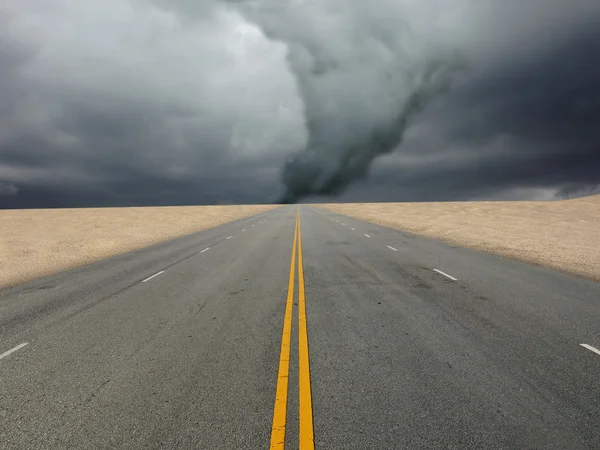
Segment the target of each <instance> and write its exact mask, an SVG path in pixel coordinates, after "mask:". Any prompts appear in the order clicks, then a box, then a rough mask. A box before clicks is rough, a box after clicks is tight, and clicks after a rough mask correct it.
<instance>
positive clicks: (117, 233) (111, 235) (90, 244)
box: [0, 205, 276, 287]
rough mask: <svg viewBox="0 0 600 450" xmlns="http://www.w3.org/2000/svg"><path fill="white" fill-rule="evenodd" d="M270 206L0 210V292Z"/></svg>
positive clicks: (267, 208) (238, 217) (260, 210)
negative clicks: (2, 288)
mask: <svg viewBox="0 0 600 450" xmlns="http://www.w3.org/2000/svg"><path fill="white" fill-rule="evenodd" d="M275 207H276V206H272V205H245V206H178V207H170V206H169V207H141V208H140V207H138V208H83V209H30V210H4V211H0V287H6V286H10V285H14V284H17V283H20V282H24V281H27V280H31V279H34V278H37V277H40V276H43V275H48V274H51V273H56V272H60V271H62V270H65V269H69V268H72V267H76V266H80V265H83V264H88V263H91V262H93V261H96V260H99V259H102V258H107V257H109V256H113V255H116V254H119V253H126V252H129V251H132V250H135V249H138V248H142V247H146V246H149V245H152V244H156V243H158V242H161V241H165V240H168V239H173V238H176V237H179V236H183V235H186V234H191V233H194V232H197V231H200V230H205V229H207V228H212V227H215V226H217V225H220V224H222V223H225V222H230V221H232V220H236V219H240V218H242V217H247V216H251V215H254V214H258V213H260V212H263V211H267V210H269V209H273V208H275Z"/></svg>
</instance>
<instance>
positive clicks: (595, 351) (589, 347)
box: [579, 344, 600, 355]
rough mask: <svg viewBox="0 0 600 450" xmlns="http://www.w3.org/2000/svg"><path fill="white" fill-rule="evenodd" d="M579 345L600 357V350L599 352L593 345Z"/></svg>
mask: <svg viewBox="0 0 600 450" xmlns="http://www.w3.org/2000/svg"><path fill="white" fill-rule="evenodd" d="M579 345H581V346H582V347H583V348H587V349H588V350H589V351H591V352H594V353H596V354H598V355H600V350H598V349H597V348H594V347H592V346H591V345H587V344H579Z"/></svg>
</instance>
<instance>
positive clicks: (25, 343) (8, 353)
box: [0, 342, 29, 359]
mask: <svg viewBox="0 0 600 450" xmlns="http://www.w3.org/2000/svg"><path fill="white" fill-rule="evenodd" d="M26 345H29V343H28V342H23V343H22V344H19V345H17V346H16V347H14V348H11V349H10V350H9V351H7V352H4V353H2V354H1V355H0V359H2V358H6V357H7V356H8V355H10V354H11V353H14V352H16V351H17V350H19V349H22V348H23V347H25V346H26Z"/></svg>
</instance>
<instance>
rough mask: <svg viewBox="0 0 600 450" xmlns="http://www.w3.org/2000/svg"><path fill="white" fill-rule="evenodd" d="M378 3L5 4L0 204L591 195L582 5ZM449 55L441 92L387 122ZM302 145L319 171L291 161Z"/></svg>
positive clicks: (592, 102) (581, 0) (597, 158)
mask: <svg viewBox="0 0 600 450" xmlns="http://www.w3.org/2000/svg"><path fill="white" fill-rule="evenodd" d="M376 3H377V5H371V4H368V2H359V1H352V2H347V4H345V5H344V7H343V8H342V7H340V5H339V2H337V1H334V0H331V1H328V0H322V1H320V2H309V1H303V2H301V1H290V2H282V1H270V0H257V1H241V2H223V1H205V2H197V1H191V0H190V1H185V0H178V1H169V2H166V1H161V0H155V1H143V0H128V1H122V0H119V1H117V0H107V1H104V2H100V3H93V4H91V3H89V2H77V3H73V2H64V1H60V0H55V1H52V2H48V1H43V2H42V1H33V2H27V3H21V2H15V3H14V4H11V5H10V6H8V7H3V9H2V10H0V185H2V186H10V189H8V188H6V189H4V191H6V192H9V191H10V192H11V195H6V194H4V195H0V208H2V207H5V208H15V207H56V206H59V207H67V206H111V205H116V206H124V205H151V204H160V205H166V204H203V203H235V202H243V203H252V202H264V201H270V200H273V199H275V198H277V197H278V195H281V194H283V193H284V192H285V188H284V182H285V181H286V180H287V182H288V185H290V183H291V184H292V185H295V186H300V188H299V189H300V190H299V192H298V194H299V195H298V196H301V195H303V194H310V193H313V192H314V193H318V192H327V191H330V192H336V193H338V194H339V197H337V200H340V199H341V200H343V201H353V200H357V201H358V200H360V201H383V200H386V201H387V200H415V201H418V200H452V199H461V200H462V199H485V198H493V199H502V198H507V199H509V198H510V199H512V198H517V199H526V198H562V197H566V196H571V195H579V194H588V193H596V192H598V186H600V149H598V142H600V132H599V131H597V128H598V127H597V126H596V122H597V117H599V115H600V114H599V113H600V65H598V63H597V61H598V57H599V56H600V48H599V45H600V32H599V31H597V30H600V27H599V26H598V25H599V24H600V5H598V4H597V2H592V1H585V0H575V1H572V2H564V1H562V0H560V1H559V0H543V1H542V0H527V1H516V0H507V1H503V2H498V1H492V0H482V1H480V2H469V1H466V0H464V1H463V0H457V1H455V2H451V3H450V2H445V1H441V0H435V1H430V2H417V1H412V0H393V1H392V0H381V1H379V2H376ZM456 55H460V59H461V60H462V61H465V62H466V64H467V67H466V69H465V70H462V71H461V72H460V74H458V76H456V75H455V76H453V77H452V79H453V82H452V89H451V90H450V91H449V92H447V93H444V94H443V95H438V96H434V97H432V98H430V101H429V102H427V103H426V104H424V105H423V107H422V108H418V110H416V111H415V113H414V114H408V115H407V116H406V119H407V120H401V119H403V118H404V116H402V112H403V111H405V110H406V105H407V103H408V104H410V99H411V98H412V94H413V93H414V92H418V91H419V89H422V88H423V86H425V87H427V86H428V85H427V83H425V84H423V76H424V74H425V73H426V72H427V68H428V67H431V64H432V61H440V60H442V61H446V62H453V61H456V59H455V58H457V56H456ZM427 97H428V98H429V97H430V96H429V95H428V96H427ZM409 110H410V108H409ZM399 123H401V124H402V126H401V127H398V124H399ZM373 136H379V137H380V139H379V142H381V139H382V138H381V137H382V136H383V137H386V136H387V137H388V139H383V140H384V141H385V143H384V145H380V144H377V145H373ZM315 148H317V149H318V151H317V152H315V151H314V149H315ZM307 152H308V153H307ZM311 152H312V153H311ZM307 154H308V155H311V154H317V155H318V158H316V159H313V160H312V162H311V163H312V164H313V166H315V165H316V167H317V169H318V170H317V171H316V174H315V173H314V171H307V172H306V173H304V172H301V173H300V175H301V176H300V178H298V177H297V176H295V175H293V174H292V175H290V173H291V172H290V167H292V168H293V167H294V164H296V165H298V161H305V160H306V155H307ZM380 154H382V156H378V157H377V158H375V156H377V155H380ZM298 155H299V156H298ZM357 155H358V157H357ZM290 158H291V159H290ZM309 159H310V158H309ZM290 161H296V162H295V163H293V162H292V163H290ZM343 161H353V163H352V164H341V165H340V162H343ZM356 161H358V164H354V163H356ZM315 163H316V164H315ZM300 166H302V164H300ZM313 166H311V167H313ZM286 167H287V171H286V169H285V168H286ZM302 167H305V166H302ZM332 167H333V168H332ZM340 167H341V170H340ZM344 167H345V168H344ZM323 169H327V170H326V171H323ZM359 169H362V170H359ZM323 173H325V174H326V176H325V177H324V178H323ZM367 173H368V176H365V175H366V174H367ZM282 177H283V178H282ZM286 177H287V178H286ZM290 180H291V181H290ZM351 181H352V182H353V183H350V182H351ZM332 182H333V185H332ZM334 185H335V186H334ZM307 186H308V187H307ZM288 188H289V186H288ZM325 188H328V189H325ZM314 199H316V200H329V199H327V198H324V197H314Z"/></svg>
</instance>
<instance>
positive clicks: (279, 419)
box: [270, 216, 300, 450]
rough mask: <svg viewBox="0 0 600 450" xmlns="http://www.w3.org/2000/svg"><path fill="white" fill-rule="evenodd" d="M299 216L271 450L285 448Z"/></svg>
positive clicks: (293, 247)
mask: <svg viewBox="0 0 600 450" xmlns="http://www.w3.org/2000/svg"><path fill="white" fill-rule="evenodd" d="M299 220H300V219H299V216H296V227H295V229H294V243H293V245H292V261H291V263H290V278H289V283H288V295H287V301H286V304H285V316H284V320H283V333H282V336H281V352H280V356H279V371H278V373H277V390H276V393H275V407H274V408H273V425H272V427H271V447H270V448H271V450H283V448H284V446H285V423H286V413H287V396H288V395H287V394H288V379H289V372H290V341H291V336H292V307H293V304H294V274H295V272H296V270H295V266H294V265H295V262H296V241H297V237H298V231H299Z"/></svg>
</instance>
